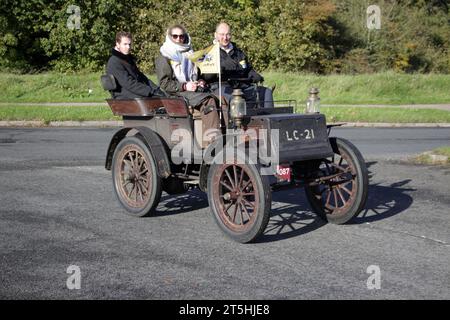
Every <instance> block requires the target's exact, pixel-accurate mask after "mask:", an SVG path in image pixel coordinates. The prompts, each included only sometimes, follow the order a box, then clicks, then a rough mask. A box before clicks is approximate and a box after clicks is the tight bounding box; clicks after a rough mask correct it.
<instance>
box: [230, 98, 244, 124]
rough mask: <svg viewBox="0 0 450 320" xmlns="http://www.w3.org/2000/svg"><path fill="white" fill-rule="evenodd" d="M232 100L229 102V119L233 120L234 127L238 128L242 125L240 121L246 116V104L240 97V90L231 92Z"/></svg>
mask: <svg viewBox="0 0 450 320" xmlns="http://www.w3.org/2000/svg"><path fill="white" fill-rule="evenodd" d="M232 95H233V98H231V101H230V117H231V118H232V119H233V122H234V124H235V125H236V127H238V128H240V127H241V125H242V119H243V118H244V116H245V115H246V114H247V103H246V102H245V99H244V98H243V97H242V95H243V94H242V90H241V89H234V90H233V93H232Z"/></svg>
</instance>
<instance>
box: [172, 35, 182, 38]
mask: <svg viewBox="0 0 450 320" xmlns="http://www.w3.org/2000/svg"><path fill="white" fill-rule="evenodd" d="M172 38H174V39H178V38H180V39H184V34H172Z"/></svg>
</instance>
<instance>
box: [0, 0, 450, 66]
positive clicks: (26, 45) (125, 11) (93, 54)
mask: <svg viewBox="0 0 450 320" xmlns="http://www.w3.org/2000/svg"><path fill="white" fill-rule="evenodd" d="M371 4H377V5H378V6H379V7H380V9H381V15H382V17H381V19H382V20H381V22H382V26H381V29H380V30H369V29H368V28H367V26H366V19H367V13H366V10H367V7H368V6H369V5H371ZM70 5H76V6H78V7H79V8H80V17H81V25H80V28H79V29H76V28H75V29H69V28H68V25H67V23H68V20H70V17H71V14H73V12H70V11H69V12H68V11H67V10H68V9H69V6H70ZM222 20H226V21H228V22H229V23H230V24H231V26H232V33H233V41H235V42H236V43H237V44H238V45H239V46H240V47H242V48H243V49H244V50H245V51H246V53H247V54H248V56H249V57H250V60H251V62H252V63H253V65H254V66H255V68H257V69H258V70H265V69H276V70H281V71H308V72H314V73H371V72H379V71H384V70H394V71H396V72H400V73H403V72H435V73H449V72H450V49H449V48H450V23H449V22H450V13H449V6H448V1H446V0H427V1H425V0H378V1H369V0H190V1H188V2H187V1H175V0H166V1H160V0H139V1H138V0H127V1H124V0H118V1H113V0H97V1H94V0H83V1H82V0H78V1H74V0H54V1H50V0H27V1H23V0H2V1H1V2H0V30H1V31H0V67H2V68H3V69H7V70H19V71H26V72H30V71H33V70H38V71H39V70H43V69H54V70H58V71H65V72H67V71H75V70H82V69H88V70H95V71H100V70H102V69H103V67H104V65H105V63H106V60H107V58H108V56H109V54H110V49H111V47H112V46H113V45H114V34H115V33H116V32H117V31H118V30H122V29H123V30H125V31H131V32H132V33H133V34H134V40H135V41H134V54H135V55H136V56H137V57H138V59H139V64H140V66H141V67H142V68H143V70H144V71H146V72H152V71H153V68H154V59H155V58H156V56H157V55H158V54H159V47H160V46H161V44H162V43H163V41H164V36H165V31H166V28H167V27H168V26H169V25H171V24H173V23H181V24H183V25H185V26H186V27H187V29H188V31H189V33H190V35H191V38H192V43H193V46H194V48H195V49H200V48H203V47H206V46H207V45H209V44H210V43H211V41H212V38H213V33H214V29H215V26H216V24H217V23H218V22H220V21H222Z"/></svg>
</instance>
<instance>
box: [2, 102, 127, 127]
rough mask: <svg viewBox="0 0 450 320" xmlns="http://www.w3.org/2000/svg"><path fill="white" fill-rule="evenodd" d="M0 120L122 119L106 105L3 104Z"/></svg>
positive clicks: (45, 121) (46, 121)
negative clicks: (42, 105)
mask: <svg viewBox="0 0 450 320" xmlns="http://www.w3.org/2000/svg"><path fill="white" fill-rule="evenodd" d="M0 120H2V121H20V120H25V121H27V120H30V121H31V120H39V121H44V123H46V124H48V123H49V122H50V121H93V120H106V121H107V120H116V121H117V120H122V118H121V117H116V116H114V115H113V114H112V112H111V109H110V108H109V107H107V106H98V107H95V106H94V107H41V106H39V107H37V106H4V107H0Z"/></svg>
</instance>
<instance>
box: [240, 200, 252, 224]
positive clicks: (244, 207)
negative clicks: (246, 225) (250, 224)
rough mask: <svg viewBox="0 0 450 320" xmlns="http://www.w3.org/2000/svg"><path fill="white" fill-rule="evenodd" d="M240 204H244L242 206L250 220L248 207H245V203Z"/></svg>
mask: <svg viewBox="0 0 450 320" xmlns="http://www.w3.org/2000/svg"><path fill="white" fill-rule="evenodd" d="M240 205H241V206H242V208H244V211H245V214H246V215H247V217H248V220H250V214H249V213H248V210H247V208H246V207H245V205H244V204H243V203H240Z"/></svg>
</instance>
